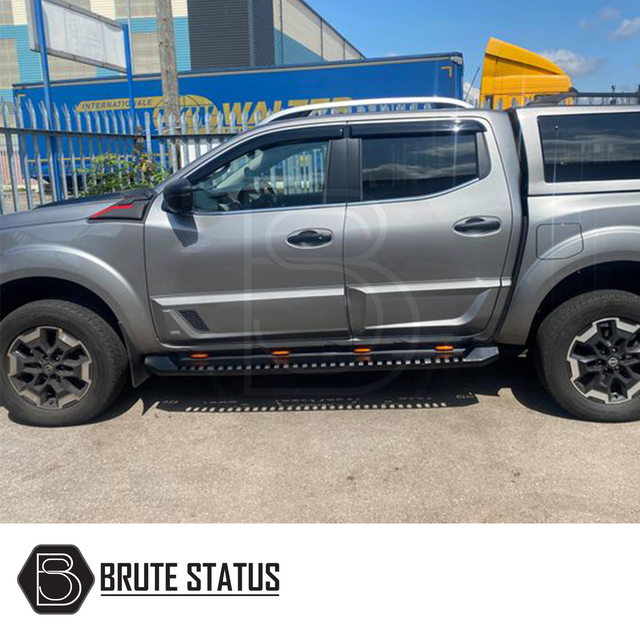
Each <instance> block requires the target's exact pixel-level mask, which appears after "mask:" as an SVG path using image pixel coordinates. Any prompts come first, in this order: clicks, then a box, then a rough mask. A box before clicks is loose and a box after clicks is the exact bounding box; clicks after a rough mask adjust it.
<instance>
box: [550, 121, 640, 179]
mask: <svg viewBox="0 0 640 640" xmlns="http://www.w3.org/2000/svg"><path fill="white" fill-rule="evenodd" d="M539 126H540V136H541V138H542V152H543V155H544V179H545V182H583V181H584V182H586V181H591V180H638V179H640V113H607V114H602V113H601V114H585V115H566V116H565V115H560V116H542V117H540V118H539Z"/></svg>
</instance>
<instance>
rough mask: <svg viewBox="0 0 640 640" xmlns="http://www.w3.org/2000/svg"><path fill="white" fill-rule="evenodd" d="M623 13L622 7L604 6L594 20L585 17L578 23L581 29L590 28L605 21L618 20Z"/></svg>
mask: <svg viewBox="0 0 640 640" xmlns="http://www.w3.org/2000/svg"><path fill="white" fill-rule="evenodd" d="M621 13H622V12H621V11H620V9H616V8H615V7H602V9H600V11H598V13H597V15H596V17H595V18H594V19H593V20H587V19H586V18H584V19H582V20H580V22H578V25H579V26H580V28H581V29H590V28H591V27H594V26H596V25H598V24H602V23H603V22H611V21H612V20H617V19H618V18H619V17H620V15H621Z"/></svg>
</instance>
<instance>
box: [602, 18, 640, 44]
mask: <svg viewBox="0 0 640 640" xmlns="http://www.w3.org/2000/svg"><path fill="white" fill-rule="evenodd" d="M638 31H640V17H638V18H633V19H632V20H629V18H625V19H624V20H623V21H622V22H621V23H620V25H619V26H618V28H617V29H616V30H615V31H612V32H611V33H610V34H609V38H611V40H627V39H629V38H633V36H635V35H636V33H638Z"/></svg>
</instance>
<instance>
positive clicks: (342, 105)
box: [260, 96, 474, 125]
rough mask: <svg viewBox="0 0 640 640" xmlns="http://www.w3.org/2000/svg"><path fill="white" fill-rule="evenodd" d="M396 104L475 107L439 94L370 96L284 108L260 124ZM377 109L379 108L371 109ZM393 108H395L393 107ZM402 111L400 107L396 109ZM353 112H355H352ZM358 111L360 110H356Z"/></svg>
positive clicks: (457, 107)
mask: <svg viewBox="0 0 640 640" xmlns="http://www.w3.org/2000/svg"><path fill="white" fill-rule="evenodd" d="M387 105H389V106H394V105H409V106H410V107H411V106H413V105H416V107H417V106H418V105H423V106H425V105H433V106H435V107H436V108H438V107H439V108H447V109H473V108H474V107H473V105H470V104H469V103H468V102H464V101H463V100H456V99H455V98H441V97H439V96H429V97H422V98H369V99H366V100H337V101H335V102H321V103H317V104H308V105H304V106H302V107H293V108H292V109H283V110H282V111H278V113H274V114H273V115H271V116H269V117H268V118H265V119H264V120H263V121H262V122H261V123H260V124H261V125H263V124H270V123H271V122H274V121H275V120H291V119H294V118H308V117H309V116H310V115H311V114H312V113H314V112H315V111H333V110H335V109H353V108H358V107H362V108H363V111H364V110H365V109H366V108H367V107H384V106H387ZM369 110H370V111H376V110H377V109H369ZM392 110H393V109H392ZM396 111H400V109H396ZM352 113H353V112H352ZM356 113H358V112H356Z"/></svg>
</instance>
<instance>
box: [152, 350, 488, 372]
mask: <svg viewBox="0 0 640 640" xmlns="http://www.w3.org/2000/svg"><path fill="white" fill-rule="evenodd" d="M498 356H499V351H498V347H496V346H482V347H472V348H470V349H457V350H456V353H452V354H451V355H446V356H445V355H431V354H430V355H428V356H427V355H425V354H424V353H419V352H415V351H412V352H410V353H409V352H407V351H395V352H391V351H385V352H381V353H375V352H374V353H371V354H367V355H360V354H351V353H331V354H295V355H294V354H292V355H290V356H288V357H285V358H281V357H275V356H271V355H269V354H260V355H255V356H249V357H245V358H241V357H229V356H222V357H212V358H209V359H206V360H204V361H194V360H191V359H190V358H189V357H188V356H180V355H152V356H147V357H146V358H145V365H146V367H147V368H148V369H149V371H151V372H152V373H155V374H156V375H160V376H172V375H178V376H212V375H213V376H220V375H224V376H229V375H247V374H278V373H279V374H293V373H314V374H315V373H343V372H347V371H381V370H389V369H446V368H451V367H479V366H483V365H486V364H489V363H491V362H493V361H494V360H496V359H497V358H498Z"/></svg>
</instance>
